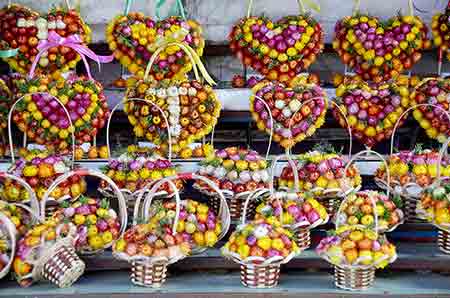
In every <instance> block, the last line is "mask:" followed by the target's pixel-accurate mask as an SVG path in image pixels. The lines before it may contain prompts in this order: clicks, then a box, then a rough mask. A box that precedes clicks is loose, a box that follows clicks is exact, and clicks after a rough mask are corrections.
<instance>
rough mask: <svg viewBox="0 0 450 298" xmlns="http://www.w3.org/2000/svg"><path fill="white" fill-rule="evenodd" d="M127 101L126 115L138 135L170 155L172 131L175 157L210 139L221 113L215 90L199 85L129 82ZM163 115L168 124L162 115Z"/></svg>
mask: <svg viewBox="0 0 450 298" xmlns="http://www.w3.org/2000/svg"><path fill="white" fill-rule="evenodd" d="M132 98H139V99H145V100H149V101H151V102H152V103H153V104H151V103H146V102H145V101H129V100H128V99H132ZM124 101H125V102H124V111H125V113H127V115H128V120H129V121H130V124H131V125H132V126H133V127H134V128H133V131H134V133H135V135H136V136H137V137H145V138H146V139H147V140H149V141H151V142H152V143H154V144H155V145H157V146H161V147H162V149H164V151H167V150H168V146H167V144H168V142H169V134H168V132H167V131H168V130H170V136H171V141H172V151H174V152H175V153H177V152H179V151H180V150H182V149H183V148H185V147H186V146H188V145H189V144H191V143H192V142H194V141H195V140H198V139H201V138H202V137H204V136H206V135H208V134H209V133H210V132H211V131H212V129H213V127H214V126H215V125H216V123H217V119H218V118H219V114H220V109H221V105H220V101H219V100H218V98H217V95H216V94H215V93H214V91H213V89H212V87H211V86H209V85H204V84H201V83H200V82H198V81H185V82H181V83H179V84H174V83H173V82H172V81H169V80H164V81H152V80H136V79H130V82H129V88H128V89H127V93H126V96H125V99H124ZM154 105H156V106H154ZM162 111H163V112H164V116H165V117H166V119H167V121H168V123H167V122H166V121H165V119H164V116H163V115H161V113H162ZM167 126H169V127H167Z"/></svg>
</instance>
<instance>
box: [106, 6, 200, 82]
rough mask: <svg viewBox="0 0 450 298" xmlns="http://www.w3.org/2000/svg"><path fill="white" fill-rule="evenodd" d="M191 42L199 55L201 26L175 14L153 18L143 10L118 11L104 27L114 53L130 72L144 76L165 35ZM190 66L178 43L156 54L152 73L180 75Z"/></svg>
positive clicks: (161, 75) (162, 75) (156, 77)
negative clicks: (122, 12)
mask: <svg viewBox="0 0 450 298" xmlns="http://www.w3.org/2000/svg"><path fill="white" fill-rule="evenodd" d="M166 38H167V39H173V40H176V41H179V42H183V43H184V44H186V45H188V46H190V47H191V48H192V49H194V50H195V52H196V53H197V54H198V55H199V56H201V55H202V54H203V48H204V47H205V40H204V39H203V37H202V28H201V26H200V24H198V23H197V22H196V21H194V20H183V19H182V18H180V17H177V16H171V17H169V18H167V19H164V20H160V21H154V20H153V19H152V18H150V17H148V16H145V15H144V14H143V13H139V12H130V13H129V14H128V15H119V16H117V17H115V18H114V20H113V21H112V22H111V23H109V24H108V26H107V28H106V41H107V42H108V45H109V48H110V50H111V51H113V54H114V57H115V58H116V59H117V60H119V62H120V63H121V64H122V65H123V66H125V67H126V68H127V69H128V70H129V71H130V72H131V73H132V74H135V75H137V76H138V77H143V76H144V71H145V66H146V65H147V63H148V62H149V60H150V58H151V56H152V55H153V54H154V52H155V51H156V50H157V49H158V45H159V44H160V43H162V42H163V40H164V39H166ZM191 69H192V64H191V62H190V60H189V58H188V57H187V55H186V54H185V53H184V52H183V51H182V50H181V48H180V47H178V46H175V45H174V46H170V47H168V48H166V49H165V50H164V51H163V52H161V53H160V54H159V55H158V57H157V58H156V63H154V65H153V67H152V69H151V74H152V76H153V77H154V78H155V79H156V80H162V79H171V78H180V77H182V76H183V75H184V74H186V73H188V72H189V71H190V70H191Z"/></svg>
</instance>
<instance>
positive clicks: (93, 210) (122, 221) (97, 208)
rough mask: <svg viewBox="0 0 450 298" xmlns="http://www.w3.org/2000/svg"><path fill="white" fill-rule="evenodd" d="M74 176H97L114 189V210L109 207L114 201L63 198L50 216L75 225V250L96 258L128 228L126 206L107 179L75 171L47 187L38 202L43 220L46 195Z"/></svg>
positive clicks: (117, 190)
mask: <svg viewBox="0 0 450 298" xmlns="http://www.w3.org/2000/svg"><path fill="white" fill-rule="evenodd" d="M73 176H79V177H96V178H100V179H101V180H102V181H104V182H105V183H107V184H109V186H110V187H111V189H113V190H114V197H113V198H114V199H115V200H117V208H116V209H115V208H114V207H112V206H110V205H112V204H111V203H112V201H113V199H111V198H109V199H99V198H93V197H86V196H79V197H75V198H73V197H70V196H68V197H65V198H63V199H62V200H59V203H60V204H59V208H58V209H57V210H56V211H55V213H54V214H53V215H52V218H53V219H54V220H55V221H57V222H70V223H73V224H74V225H76V226H77V229H76V241H75V248H76V250H77V252H79V253H80V254H83V255H95V254H98V253H101V252H103V251H104V250H106V249H108V248H109V247H111V246H112V245H113V243H114V242H115V241H116V240H117V239H119V238H120V237H121V235H122V234H123V233H124V232H125V229H126V227H127V205H126V201H125V198H124V196H123V195H122V192H121V191H120V189H119V188H118V187H117V185H116V184H115V183H114V181H112V180H111V179H110V178H109V177H107V176H106V175H104V174H102V173H101V172H97V171H93V170H84V169H80V170H75V171H72V172H69V173H66V174H64V175H62V176H60V177H58V178H57V179H56V180H55V181H54V182H53V184H52V185H51V186H50V187H49V188H48V190H47V192H46V193H45V194H44V198H43V199H42V201H41V217H42V218H44V217H45V214H46V212H45V206H46V201H47V199H48V196H49V195H50V194H51V193H52V192H53V191H54V189H56V188H57V187H59V185H61V184H63V183H65V182H66V181H68V180H70V178H71V177H73Z"/></svg>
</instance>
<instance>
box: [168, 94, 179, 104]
mask: <svg viewBox="0 0 450 298" xmlns="http://www.w3.org/2000/svg"><path fill="white" fill-rule="evenodd" d="M179 102H180V101H179V100H178V97H177V96H170V95H169V97H168V98H167V103H168V104H169V105H174V104H178V103H179Z"/></svg>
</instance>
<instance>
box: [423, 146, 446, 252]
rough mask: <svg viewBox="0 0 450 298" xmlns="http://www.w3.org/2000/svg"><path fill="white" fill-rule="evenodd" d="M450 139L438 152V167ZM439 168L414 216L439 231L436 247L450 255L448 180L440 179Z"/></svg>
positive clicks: (424, 192)
mask: <svg viewBox="0 0 450 298" xmlns="http://www.w3.org/2000/svg"><path fill="white" fill-rule="evenodd" d="M449 144H450V138H449V139H447V141H446V142H445V143H444V144H443V145H442V149H441V150H440V152H439V159H438V165H440V164H441V162H442V159H443V156H444V154H445V153H446V152H447V148H448V145H449ZM441 168H442V167H441V166H440V167H438V168H437V173H436V175H437V177H436V180H435V181H434V182H433V184H431V185H430V186H428V187H427V188H426V189H425V190H424V191H423V192H422V195H421V197H420V200H419V202H418V203H417V208H416V214H417V216H418V217H419V218H421V219H423V220H425V221H427V222H429V223H431V224H432V225H434V226H435V227H437V228H438V229H439V234H438V239H437V243H438V247H439V250H441V251H442V252H443V253H445V254H450V250H449V247H450V246H449V244H450V238H449V235H450V234H449V232H450V200H449V198H448V194H449V193H450V178H449V177H441Z"/></svg>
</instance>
